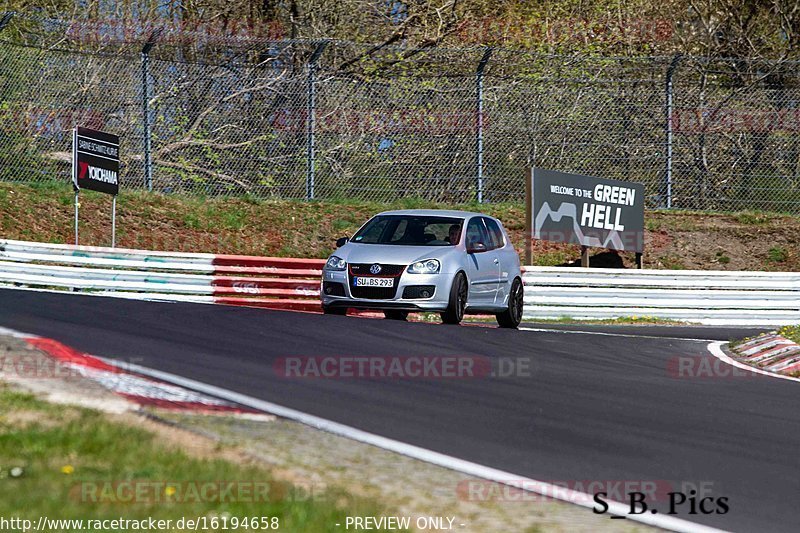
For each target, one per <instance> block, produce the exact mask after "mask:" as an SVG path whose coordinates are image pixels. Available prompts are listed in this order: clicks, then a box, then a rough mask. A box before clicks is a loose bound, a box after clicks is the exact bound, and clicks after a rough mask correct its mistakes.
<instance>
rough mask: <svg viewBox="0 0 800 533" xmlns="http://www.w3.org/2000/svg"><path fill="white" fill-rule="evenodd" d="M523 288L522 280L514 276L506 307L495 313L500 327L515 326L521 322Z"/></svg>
mask: <svg viewBox="0 0 800 533" xmlns="http://www.w3.org/2000/svg"><path fill="white" fill-rule="evenodd" d="M524 295H525V290H524V288H523V287H522V281H520V279H519V278H516V279H515V280H514V282H513V283H512V284H511V292H509V294H508V308H507V309H506V310H505V311H503V312H502V313H498V314H497V323H498V324H500V327H501V328H517V327H519V323H520V322H522V307H523V296H524Z"/></svg>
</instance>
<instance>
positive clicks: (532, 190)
mask: <svg viewBox="0 0 800 533" xmlns="http://www.w3.org/2000/svg"><path fill="white" fill-rule="evenodd" d="M527 190H528V198H527V201H528V202H527V203H528V206H527V207H528V214H527V216H528V222H527V224H528V228H529V237H530V238H532V239H542V240H547V241H555V242H564V243H570V244H580V245H583V246H594V247H599V248H611V249H614V250H625V251H633V252H637V253H641V252H642V251H643V250H644V185H642V184H641V183H633V182H629V181H618V180H609V179H603V178H593V177H590V176H581V175H578V174H566V173H564V172H556V171H553V170H543V169H538V168H534V169H532V170H531V172H530V174H529V177H528V184H527Z"/></svg>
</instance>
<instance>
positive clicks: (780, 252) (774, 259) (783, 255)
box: [767, 246, 789, 263]
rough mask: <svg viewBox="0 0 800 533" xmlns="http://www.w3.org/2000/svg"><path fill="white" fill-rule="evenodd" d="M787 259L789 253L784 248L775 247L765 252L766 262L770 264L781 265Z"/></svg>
mask: <svg viewBox="0 0 800 533" xmlns="http://www.w3.org/2000/svg"><path fill="white" fill-rule="evenodd" d="M788 258H789V253H788V252H787V251H786V249H785V248H783V247H780V246H776V247H773V248H770V249H769V251H768V252H767V261H769V262H770V263H783V262H785V261H786V260H787V259H788Z"/></svg>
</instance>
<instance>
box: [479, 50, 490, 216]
mask: <svg viewBox="0 0 800 533" xmlns="http://www.w3.org/2000/svg"><path fill="white" fill-rule="evenodd" d="M491 55H492V48H491V47H488V48H486V50H484V52H483V57H482V58H481V61H480V63H478V70H477V72H476V73H475V83H476V89H477V91H476V92H477V102H476V104H477V109H476V115H475V116H476V119H477V124H476V129H477V132H476V134H477V136H476V146H475V152H476V159H475V167H476V182H477V183H476V185H475V189H476V193H477V200H478V203H479V204H482V203H483V73H484V71H485V70H486V64H487V63H488V62H489V58H490V57H491Z"/></svg>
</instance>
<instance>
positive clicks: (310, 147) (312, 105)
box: [306, 41, 328, 200]
mask: <svg viewBox="0 0 800 533" xmlns="http://www.w3.org/2000/svg"><path fill="white" fill-rule="evenodd" d="M326 46H328V41H322V42H321V43H319V44H318V45H317V47H316V49H315V50H314V53H313V54H311V57H310V58H309V59H308V82H307V83H308V86H307V100H306V102H307V109H306V114H307V115H308V116H307V118H306V132H307V139H306V200H313V199H314V185H315V184H314V180H315V178H316V176H315V169H314V165H315V163H316V152H315V149H316V146H315V143H316V138H315V130H316V112H317V111H316V107H317V93H316V82H317V80H316V77H317V61H318V60H319V56H321V55H322V52H324V51H325V47H326Z"/></svg>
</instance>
